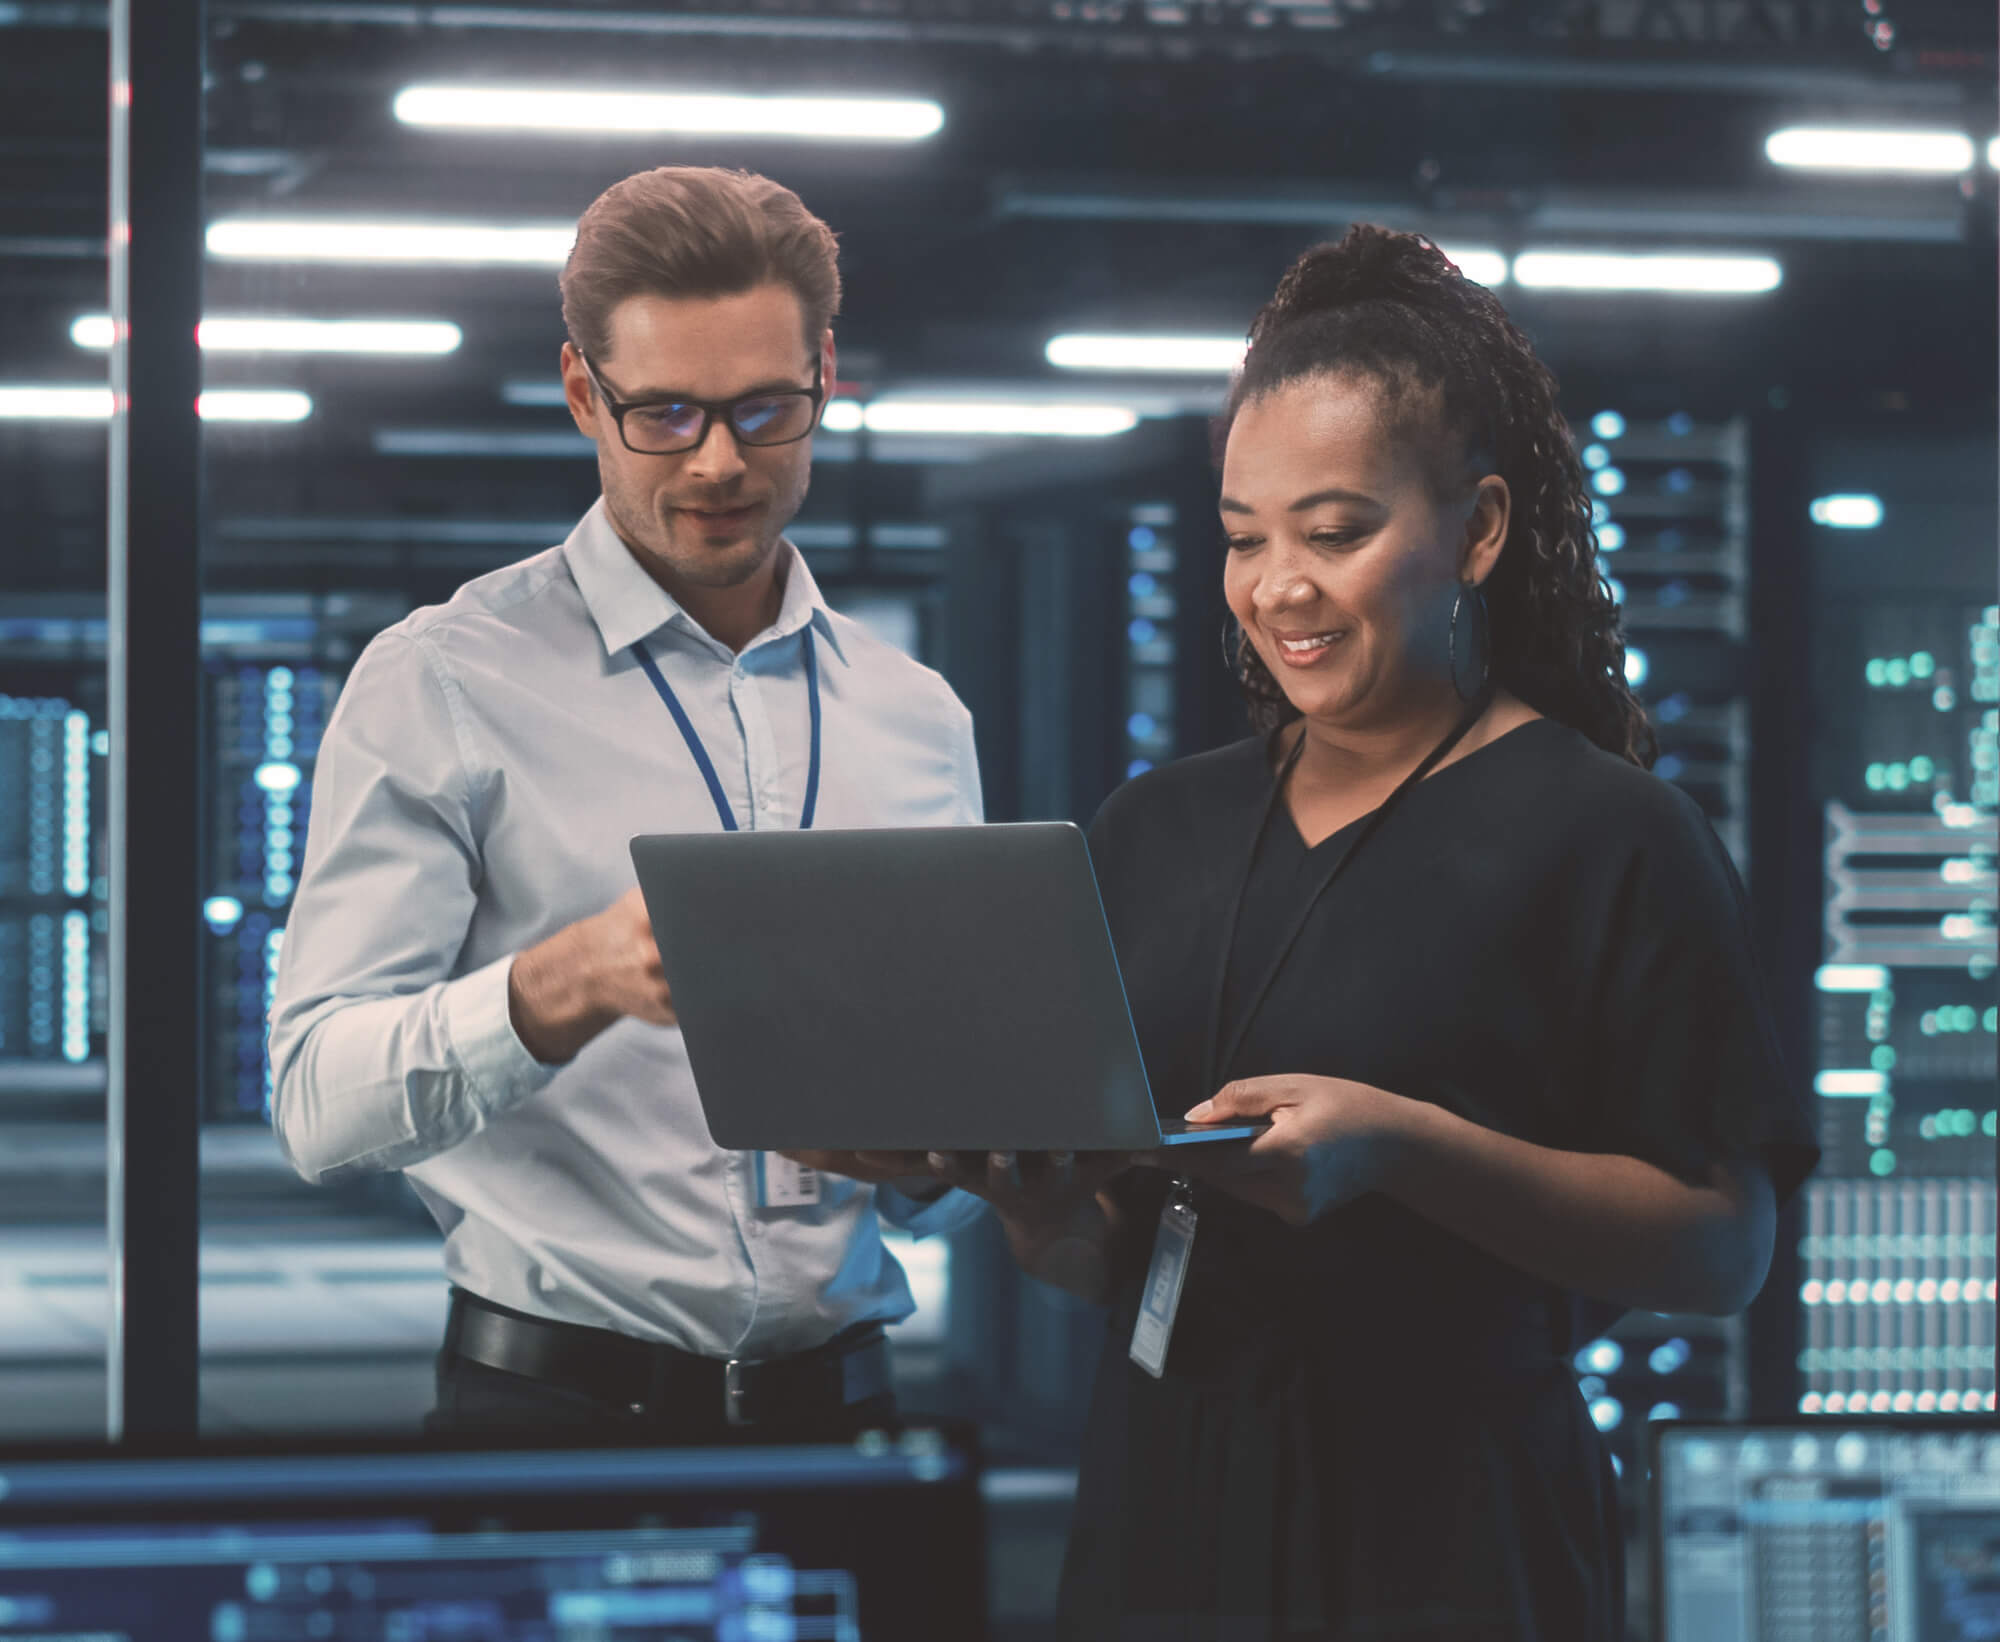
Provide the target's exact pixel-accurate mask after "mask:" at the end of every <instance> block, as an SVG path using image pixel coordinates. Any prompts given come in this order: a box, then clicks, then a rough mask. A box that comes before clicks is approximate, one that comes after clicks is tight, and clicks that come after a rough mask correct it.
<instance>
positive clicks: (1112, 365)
mask: <svg viewBox="0 0 2000 1642" xmlns="http://www.w3.org/2000/svg"><path fill="white" fill-rule="evenodd" d="M1243 349H1244V341H1243V338H1242V337H1240V336H1112V335H1098V334H1092V333H1086V332H1065V333H1064V334H1063V335H1061V336H1052V337H1050V338H1049V340H1048V345H1047V346H1046V347H1045V348H1043V350H1042V355H1043V357H1044V358H1045V359H1047V360H1048V362H1049V363H1050V364H1051V365H1056V366H1060V367H1061V368H1062V369H1063V370H1066V371H1160V372H1166V373H1169V374H1174V375H1181V376H1227V375H1228V374H1229V373H1230V372H1231V371H1233V370H1235V369H1236V367H1237V366H1238V365H1240V364H1242V363H1243Z"/></svg>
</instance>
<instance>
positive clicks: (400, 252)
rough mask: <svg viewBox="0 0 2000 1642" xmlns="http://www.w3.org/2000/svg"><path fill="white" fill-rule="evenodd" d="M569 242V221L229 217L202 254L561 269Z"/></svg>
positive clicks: (211, 229)
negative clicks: (425, 220)
mask: <svg viewBox="0 0 2000 1642" xmlns="http://www.w3.org/2000/svg"><path fill="white" fill-rule="evenodd" d="M575 241H576V229H575V228H574V227H573V226H571V225H570V224H568V223H562V224H556V223H478V222H423V221H412V222H383V221H367V222H359V221H357V222H343V221H340V220H338V219H330V218H305V217H227V218H224V219H223V220H222V221H220V222H212V223H210V224H209V225H208V254H209V255H210V256H212V257H220V258H223V259H224V260H227V261H250V262H378V263H452V264H457V265H460V266H467V267H480V266H489V267H522V268H545V267H546V268H559V267H561V266H562V265H563V263H565V262H566V261H568V260H569V249H570V246H571V245H572V244H574V243H575Z"/></svg>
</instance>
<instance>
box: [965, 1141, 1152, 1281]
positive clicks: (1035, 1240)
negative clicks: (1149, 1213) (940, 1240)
mask: <svg viewBox="0 0 2000 1642" xmlns="http://www.w3.org/2000/svg"><path fill="white" fill-rule="evenodd" d="M1141 1161H1145V1160H1144V1159H1142V1158H1140V1157H1137V1156H1134V1155H1133V1154H1131V1153H1128V1152H1082V1153H1077V1152H1025V1153H1016V1152H969V1153H968V1152H933V1153H931V1154H930V1165H931V1169H932V1171H933V1172H934V1173H935V1174H936V1175H937V1176H938V1177H939V1178H940V1179H942V1180H945V1181H948V1182H949V1183H950V1184H952V1185H954V1186H956V1187H958V1188H959V1189H960V1190H961V1191H968V1192H971V1193H973V1195H975V1196H977V1197H983V1198H984V1199H985V1200H986V1201H987V1203H988V1204H989V1205H991V1207H992V1209H993V1213H994V1215H995V1216H996V1217H997V1218H998V1219H999V1221H1000V1229H1001V1230H1002V1231H1003V1232H1004V1233H1005V1234H1006V1237H1007V1246H1008V1248H1009V1249H1011V1250H1012V1251H1013V1254H1014V1259H1015V1260H1016V1261H1017V1262H1018V1263H1019V1265H1020V1267H1021V1269H1022V1270H1023V1271H1025V1272H1026V1273H1027V1274H1028V1275H1029V1276H1030V1277H1035V1278H1039V1279H1040V1280H1041V1281H1042V1282H1044V1283H1048V1284H1051V1285H1053V1286H1054V1287H1056V1288H1059V1289H1065V1290H1067V1291H1068V1292H1069V1293H1071V1294H1075V1295H1079V1296H1081V1297H1082V1298H1084V1299H1086V1300H1093V1301H1101V1300H1103V1299H1104V1298H1105V1295H1106V1292H1107V1291H1108V1289H1109V1287H1110V1278H1111V1266H1112V1257H1111V1245H1112V1243H1113V1241H1114V1239H1115V1238H1116V1237H1117V1234H1118V1229H1119V1227H1118V1219H1117V1213H1116V1210H1115V1208H1114V1206H1113V1205H1112V1203H1111V1200H1110V1197H1109V1196H1108V1195H1107V1194H1106V1193H1105V1191H1104V1190H1103V1188H1104V1187H1105V1186H1106V1185H1107V1184H1108V1183H1109V1182H1110V1181H1111V1180H1112V1179H1113V1178H1114V1177H1115V1176H1117V1175H1121V1174H1123V1173H1124V1172H1125V1171H1126V1170H1127V1169H1129V1168H1131V1167H1132V1166H1133V1165H1134V1164H1135V1163H1138V1162H1141Z"/></svg>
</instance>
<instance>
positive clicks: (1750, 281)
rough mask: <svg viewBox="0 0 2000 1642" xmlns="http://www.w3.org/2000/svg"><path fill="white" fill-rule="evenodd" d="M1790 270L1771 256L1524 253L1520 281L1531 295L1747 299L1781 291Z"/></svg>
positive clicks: (1517, 263)
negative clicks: (1639, 294) (1598, 293)
mask: <svg viewBox="0 0 2000 1642" xmlns="http://www.w3.org/2000/svg"><path fill="white" fill-rule="evenodd" d="M1784 277H1785V275H1784V270H1783V269H1782V268H1781V267H1779V265H1778V264H1777V262H1776V261H1775V260H1774V259H1772V258H1770V257H1743V256H1721V255H1714V256H1710V255H1701V254H1696V253H1686V254H1679V255H1674V254H1657V253H1650V252H1627V251H1523V252H1522V253H1521V254H1520V255H1519V256H1517V257H1516V258H1515V259H1514V281H1515V283H1516V284H1518V285H1521V286H1524V287H1526V288H1527V289H1528V290H1531V291H1659V292H1667V293H1670V294H1674V295H1689V296H1742V295H1754V294H1756V293H1758V292H1761V291H1773V290H1776V289H1777V288H1778V286H1779V284H1780V283H1781V282H1782V281H1783V279H1784Z"/></svg>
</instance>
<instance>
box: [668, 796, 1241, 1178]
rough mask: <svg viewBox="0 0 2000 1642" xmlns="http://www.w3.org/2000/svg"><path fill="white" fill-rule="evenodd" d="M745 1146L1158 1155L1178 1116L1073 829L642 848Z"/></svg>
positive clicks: (687, 1017)
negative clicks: (1167, 1105) (1159, 1112)
mask: <svg viewBox="0 0 2000 1642" xmlns="http://www.w3.org/2000/svg"><path fill="white" fill-rule="evenodd" d="M632 864H633V866H634V867H635V868H636V869H637V872H638V875H639V884H640V887H641V888H642V889H643V891H644V892H645V897H646V909H647V911H648V912H649V913H650V914H651V916H652V922H653V934H654V936H655V938H656V939H657V940H658V942H659V947H660V958H661V961H662V963H663V965H664V967H665V970H666V976H667V984H668V985H669V986H670V987H672V989H673V994H674V1006H675V1008H676V1010H677V1011H678V1013H679V1015H680V1022H681V1031H682V1033H683V1035H684V1037H685V1039H686V1042H687V1052H688V1060H689V1062H690V1064H691V1066H692V1069H693V1072H694V1081H695V1088H696V1089H697V1090H698V1091H699V1092H700V1095H701V1105H702V1111H703V1112H704V1114H705V1115H706V1116H707V1119H708V1129H709V1133H710V1134H711V1135H712V1136H713V1137H714V1139H715V1143H716V1144H717V1145H718V1146H723V1147H726V1148H728V1149H730V1150H732V1151H790V1150H806V1149H814V1148H822V1147H824V1148H830V1149H837V1150H858V1151H993V1150H1001V1151H1142V1150H1147V1149H1150V1148H1153V1147H1157V1146H1162V1145H1168V1146H1171V1145H1176V1144H1182V1143H1186V1142H1191V1141H1213V1140H1242V1139H1247V1138H1249V1137H1251V1136H1254V1135H1256V1134H1259V1133H1261V1132H1262V1131H1263V1130H1264V1129H1265V1128H1267V1127H1268V1124H1267V1123H1265V1122H1263V1121H1261V1120H1259V1121H1257V1122H1252V1123H1225V1124H1188V1123H1183V1122H1179V1121H1178V1120H1174V1121H1169V1122H1167V1123H1164V1124H1163V1123H1162V1122H1161V1121H1160V1120H1159V1118H1158V1117H1157V1116H1156V1114H1155V1113H1154V1110H1153V1099H1152V1095H1151V1092H1150V1091H1149V1089H1148V1087H1147V1083H1146V1068H1145V1065H1144V1063H1143V1062H1142V1061H1141V1059H1140V1056H1139V1043H1138V1039H1137V1037H1136V1035H1135V1034H1134V1032H1133V1029H1132V1014H1131V1010H1130V1009H1129V1008H1128V1007H1127V1005H1126V1002H1125V986H1124V982H1123V980H1122V979H1121V978H1120V976H1119V973H1118V960H1117V957H1116V955H1115V954H1114V953H1113V951H1112V947H1111V932H1110V930H1109V929H1108V928H1107V927H1106V926H1105V922H1104V908H1103V904H1102V902H1101V901H1100V900H1099V898H1098V893H1097V880H1096V877H1095V875H1094V874H1093V873H1092V872H1091V868H1090V855H1089V852H1088V850H1087V849H1086V848H1085V845H1084V839H1083V834H1082V833H1081V832H1080V831H1078V829H1077V828H1076V827H1074V826H1072V825H1070V824H1069V823H1068V822H1027V823H1019V824H1003V825H995V826H985V827H915V828H883V829H880V830H875V831H849V832H843V831H831V832H733V833H671V834H664V835H655V836H648V837H639V838H634V839H633V840H632Z"/></svg>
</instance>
